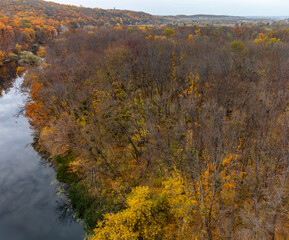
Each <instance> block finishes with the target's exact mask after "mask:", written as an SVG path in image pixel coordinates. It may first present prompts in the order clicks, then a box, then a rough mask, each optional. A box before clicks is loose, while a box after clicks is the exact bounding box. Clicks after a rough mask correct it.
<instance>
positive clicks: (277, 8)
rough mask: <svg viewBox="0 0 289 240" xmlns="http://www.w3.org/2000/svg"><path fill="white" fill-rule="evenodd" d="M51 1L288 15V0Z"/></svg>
mask: <svg viewBox="0 0 289 240" xmlns="http://www.w3.org/2000/svg"><path fill="white" fill-rule="evenodd" d="M52 1H53V2H58V3H64V4H72V5H77V6H79V5H82V6H84V7H97V8H103V9H112V8H114V7H115V8H117V9H128V10H134V11H143V12H147V13H151V14H156V15H176V14H186V15H190V14H225V15H235V16H288V15H289V0H52Z"/></svg>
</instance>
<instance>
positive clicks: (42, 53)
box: [37, 46, 46, 57]
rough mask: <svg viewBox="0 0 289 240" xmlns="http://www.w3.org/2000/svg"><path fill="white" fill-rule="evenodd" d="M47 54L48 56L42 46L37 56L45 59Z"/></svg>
mask: <svg viewBox="0 0 289 240" xmlns="http://www.w3.org/2000/svg"><path fill="white" fill-rule="evenodd" d="M45 54H46V51H45V48H44V47H42V46H40V47H39V49H38V51H37V55H38V56H39V57H44V56H45Z"/></svg>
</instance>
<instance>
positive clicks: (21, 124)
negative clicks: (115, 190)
mask: <svg viewBox="0 0 289 240" xmlns="http://www.w3.org/2000/svg"><path fill="white" fill-rule="evenodd" d="M22 80H23V79H22V78H17V79H16V80H15V82H14V84H13V86H12V87H11V88H10V89H7V90H6V92H5V93H4V92H2V96H1V94H0V240H66V239H67V240H74V239H75V240H76V239H77V240H80V239H83V238H84V236H85V233H84V229H83V225H82V224H81V223H76V222H73V221H70V220H71V219H66V221H63V220H60V215H61V213H60V212H59V208H58V206H59V202H61V199H60V197H58V196H57V186H58V184H57V181H56V178H55V171H54V169H53V168H51V167H49V166H47V165H45V164H43V161H42V160H41V157H40V156H39V155H38V153H37V152H35V151H34V149H33V148H32V147H31V143H32V142H33V137H32V130H31V129H30V127H29V123H28V121H27V119H26V118H25V117H24V116H19V117H17V116H16V114H17V112H18V111H19V106H21V105H23V104H24V101H25V96H23V95H22V94H21V93H20V91H19V86H20V84H21V82H22ZM0 81H1V79H0ZM11 81H12V80H11ZM0 91H1V88H0Z"/></svg>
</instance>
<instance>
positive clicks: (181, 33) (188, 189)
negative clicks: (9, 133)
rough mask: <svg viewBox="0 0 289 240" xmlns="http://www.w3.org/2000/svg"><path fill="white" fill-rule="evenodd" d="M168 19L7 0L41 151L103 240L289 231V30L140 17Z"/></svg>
mask: <svg viewBox="0 0 289 240" xmlns="http://www.w3.org/2000/svg"><path fill="white" fill-rule="evenodd" d="M154 18H156V17H154V16H151V15H148V14H143V13H134V12H128V11H112V10H111V11H105V10H101V9H87V8H78V7H73V6H66V5H59V4H54V3H51V2H44V1H40V0H39V1H38V0H33V1H32V0H26V1H24V0H22V1H19V0H9V1H8V0H2V1H1V2H0V35H1V38H0V50H1V52H0V62H2V64H3V63H4V62H5V61H4V60H7V58H9V59H10V60H13V58H15V59H18V56H20V59H21V60H20V61H18V63H19V64H20V65H21V66H24V65H25V66H27V65H29V64H31V61H32V60H35V59H36V60H37V64H31V65H39V66H34V67H28V68H27V69H28V70H27V72H26V74H25V81H24V83H23V90H24V91H26V92H27V94H28V95H29V98H28V99H27V102H26V105H25V115H26V117H27V118H28V119H29V121H30V123H31V126H32V128H33V130H34V135H35V149H37V150H38V151H39V152H41V153H43V154H44V155H45V156H47V159H48V160H49V161H51V162H53V163H54V164H56V165H57V178H58V180H59V181H63V182H65V183H67V186H68V187H69V188H68V190H67V194H68V196H69V197H70V205H71V206H72V207H73V208H74V210H75V213H76V215H77V217H78V218H81V219H84V220H85V223H86V230H87V233H88V234H89V236H90V239H92V240H96V239H97V240H102V239H114V240H116V239H127V240H133V239H135V240H145V239H147V240H152V239H155V240H160V239H171V240H173V239H180V240H186V239H210V240H212V239H248V240H249V239H272V240H273V239H288V238H289V215H288V212H289V180H288V178H289V143H288V140H289V136H288V135H289V125H288V122H289V112H288V111H289V109H288V108H289V91H288V90H289V71H288V69H289V28H288V25H286V24H279V23H278V24H275V25H274V26H272V27H270V26H265V27H264V26H261V25H260V26H252V25H249V24H243V25H242V26H236V27H224V26H223V27H212V26H207V27H200V26H197V25H194V26H188V27H168V26H144V25H143V26H140V27H137V26H127V25H134V24H139V23H144V22H146V21H151V20H152V19H154ZM111 25H113V26H111ZM35 44H36V45H35ZM39 45H40V47H39ZM25 50H31V51H32V52H33V53H34V54H36V55H38V56H39V57H42V58H44V61H42V63H41V61H38V60H39V59H40V58H39V57H38V58H37V57H35V56H34V55H33V54H32V53H30V52H27V51H25ZM21 55H22V56H26V57H25V58H24V57H22V58H21ZM27 56H28V57H29V59H30V60H29V61H28V60H27V61H26V59H28V57H27ZM30 57H31V58H30ZM31 59H32V60H31ZM10 60H9V61H10ZM24 60H25V61H24ZM21 61H22V62H21ZM4 64H5V63H4ZM22 73H23V68H21V67H18V68H17V64H16V63H15V62H12V63H10V64H9V65H7V64H6V65H5V68H4V67H1V66H0V80H1V82H0V90H2V89H4V90H5V89H7V88H9V84H10V83H9V81H8V80H9V78H10V77H11V78H15V76H16V75H17V74H22ZM3 76H5V77H3ZM7 76H8V77H7ZM1 92H2V91H1Z"/></svg>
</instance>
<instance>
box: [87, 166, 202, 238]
mask: <svg viewBox="0 0 289 240" xmlns="http://www.w3.org/2000/svg"><path fill="white" fill-rule="evenodd" d="M190 188H191V187H190V186H189V185H188V184H187V181H186V179H185V178H183V177H182V176H181V174H180V173H179V172H177V171H176V170H175V171H174V172H173V173H172V175H171V176H170V177H169V178H167V180H164V181H163V182H162V187H161V188H160V189H153V188H149V187H147V186H140V187H136V188H135V189H133V191H132V193H131V195H130V196H129V197H128V199H127V201H126V204H127V208H126V209H125V210H123V211H121V212H118V213H116V214H107V215H105V220H104V221H102V222H100V223H99V224H98V228H96V229H95V230H94V233H95V235H94V236H93V237H92V238H91V240H102V239H103V240H104V239H111V240H117V239H131V240H134V239H135V240H137V239H143V240H154V239H155V240H158V239H171V240H175V239H179V240H181V239H196V237H197V236H194V233H193V231H192V229H194V228H195V226H196V225H197V224H194V223H196V222H197V220H198V219H197V218H196V215H195V213H196V210H193V209H194V207H195V205H196V200H195V198H194V195H193V193H192V191H191V190H190Z"/></svg>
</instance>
